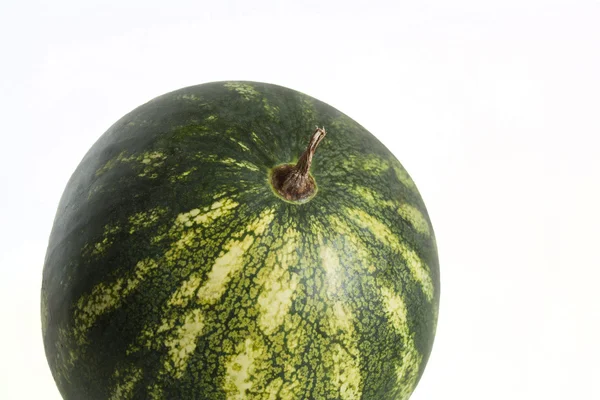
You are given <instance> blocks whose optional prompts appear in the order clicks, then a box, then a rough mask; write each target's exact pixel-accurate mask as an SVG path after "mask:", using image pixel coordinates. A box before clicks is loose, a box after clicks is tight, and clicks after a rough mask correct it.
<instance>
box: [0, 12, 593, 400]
mask: <svg viewBox="0 0 600 400" xmlns="http://www.w3.org/2000/svg"><path fill="white" fill-rule="evenodd" d="M227 79H244V80H255V81H265V82H271V83H277V84H280V85H283V86H287V87H290V88H293V89H296V90H300V91H302V92H305V93H307V94H309V95H311V96H314V97H316V98H318V99H320V100H323V101H325V102H327V103H329V104H331V105H333V106H334V107H336V108H338V109H340V110H341V111H343V112H345V113H346V114H348V115H350V116H351V117H352V118H353V119H355V120H356V121H358V122H359V123H361V124H362V125H363V126H365V127H366V128H367V129H368V130H370V131H371V132H372V133H373V134H375V135H376V136H377V137H378V138H379V139H380V140H381V141H382V142H383V143H384V144H386V145H387V146H388V148H390V150H392V152H393V153H394V154H395V155H396V156H397V157H398V159H399V160H400V161H401V162H402V163H403V164H404V166H405V167H406V168H407V170H408V171H409V173H410V174H411V175H412V177H413V178H414V180H415V181H416V183H417V185H418V187H419V189H420V191H421V193H422V195H423V198H424V199H425V202H426V204H427V206H428V209H429V212H430V216H431V218H432V221H433V226H434V229H435V232H436V235H437V239H438V245H439V256H440V261H441V272H442V299H441V313H440V320H439V326H438V334H437V338H436V343H435V346H434V349H433V353H432V356H431V359H430V362H429V365H428V366H427V369H426V371H425V374H424V376H423V378H422V380H421V383H420V384H419V386H418V388H417V390H416V391H415V393H414V395H413V397H412V400H438V399H440V400H441V399H444V400H446V399H457V400H458V399H460V400H468V399H477V400H481V399H486V400H494V399H501V400H506V399H527V400H529V399H545V400H553V399H557V400H558V399H560V400H564V399H576V400H578V399H583V400H587V399H600V345H599V344H598V341H599V339H600V296H599V294H598V287H599V286H600V257H599V255H598V249H599V248H600V211H599V209H600V161H599V160H598V158H599V156H600V146H599V144H600V140H599V139H598V135H599V134H600V2H598V1H576V0H569V1H552V0H546V1H523V0H521V1H513V0H510V1H509V0H504V1H481V0H473V1H465V0H459V1H441V0H440V1H411V2H408V1H387V2H385V1H375V0H371V1H365V2H352V1H326V0H320V1H303V2H300V1H295V2H292V1H289V2H285V1H280V2H275V1H257V0H252V1H223V0H219V1H213V2H202V1H197V0H196V1H174V0H169V1H167V2H164V1H148V0H146V1H128V2H127V1H89V0H88V1H77V2H76V1H66V0H56V1H47V2H41V1H29V2H23V1H16V0H8V1H7V0H4V1H2V3H1V5H0V135H1V140H0V192H1V193H0V268H1V276H0V321H1V326H0V398H1V399H6V400H12V399H51V400H52V399H59V398H60V395H59V394H58V391H57V390H56V388H55V385H54V382H53V380H52V377H51V375H50V372H49V369H48V366H47V364H46V360H45V355H44V350H43V345H42V338H41V328H40V317H39V289H40V285H41V273H42V265H43V260H44V254H45V250H46V244H47V239H48V235H49V233H50V229H51V226H52V221H53V218H54V213H55V210H56V206H57V204H58V200H59V198H60V195H61V193H62V191H63V189H64V186H65V185H66V183H67V180H68V178H69V176H70V174H71V173H72V172H73V170H74V169H75V167H76V166H77V164H78V163H79V161H80V160H81V158H82V157H83V155H84V153H85V152H86V151H87V149H88V148H89V147H90V146H91V145H92V144H93V143H94V142H95V140H96V139H97V138H98V137H99V136H100V135H101V134H102V133H103V132H104V131H105V130H106V129H107V128H108V127H109V126H110V125H111V124H112V123H113V122H115V121H116V120H117V119H118V118H120V117H121V116H122V115H124V114H125V113H127V112H129V111H130V110H132V109H133V108H135V107H136V106H138V105H140V104H142V103H144V102H146V101H148V100H150V99H151V98H153V97H155V96H157V95H160V94H162V93H165V92H168V91H171V90H174V89H178V88H180V87H183V86H188V85H193V84H198V83H204V82H208V81H214V80H227ZM82 400H84V399H82Z"/></svg>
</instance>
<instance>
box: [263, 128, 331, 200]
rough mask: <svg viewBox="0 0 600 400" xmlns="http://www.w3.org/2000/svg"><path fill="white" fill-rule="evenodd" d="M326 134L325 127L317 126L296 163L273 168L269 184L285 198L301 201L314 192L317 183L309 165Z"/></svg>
mask: <svg viewBox="0 0 600 400" xmlns="http://www.w3.org/2000/svg"><path fill="white" fill-rule="evenodd" d="M326 134H327V132H325V127H323V128H319V127H318V126H317V128H316V130H315V131H314V133H313V135H312V137H311V138H310V142H309V143H308V147H307V148H306V150H305V151H304V153H302V155H301V156H300V159H298V162H297V163H296V165H292V164H285V165H280V166H278V167H275V168H274V169H273V172H272V175H271V184H272V185H273V188H274V189H275V191H276V192H277V193H278V194H279V195H280V196H281V197H283V198H284V199H285V200H288V201H291V202H296V203H303V202H306V201H308V200H309V199H310V198H311V197H312V196H313V195H314V194H315V193H316V191H317V185H316V183H315V180H314V179H313V177H312V176H311V175H310V166H311V164H312V158H313V155H314V154H315V151H316V150H317V147H318V146H319V143H321V141H322V140H323V138H324V137H325V135H326Z"/></svg>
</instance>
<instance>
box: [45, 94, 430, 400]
mask: <svg viewBox="0 0 600 400" xmlns="http://www.w3.org/2000/svg"><path fill="white" fill-rule="evenodd" d="M317 125H318V126H325V128H326V131H327V135H326V137H325V138H324V139H323V140H322V141H321V142H320V144H319V145H318V149H317V150H316V152H314V157H313V159H312V164H310V176H309V177H310V178H311V179H312V182H313V183H314V184H315V185H316V186H315V187H314V188H313V189H314V190H313V191H312V192H311V194H310V196H308V197H307V198H305V199H301V200H296V199H294V198H291V199H290V198H287V199H286V198H284V197H285V196H282V195H281V193H280V192H278V190H277V189H276V188H275V187H274V186H273V174H274V171H277V168H278V167H279V168H281V166H282V165H290V166H294V165H296V163H297V162H298V160H299V158H300V157H301V155H303V154H304V152H305V150H306V149H307V145H308V143H309V140H310V139H311V134H312V133H313V132H314V131H315V126H317ZM439 295H440V286H439V268H438V258H437V251H436V243H435V238H434V233H433V230H432V226H431V222H430V220H429V217H428V215H427V211H426V209H425V205H424V203H423V200H422V198H421V196H420V195H419V192H418V190H417V188H416V186H415V184H414V182H413V181H412V180H411V178H410V176H409V175H408V173H407V172H406V170H405V169H404V168H403V167H402V165H401V164H400V163H399V162H398V160H396V158H395V157H394V156H393V155H392V154H391V153H390V152H389V150H387V149H386V148H385V146H384V145H382V144H381V143H380V142H379V141H378V140H377V139H376V138H375V137H374V136H373V135H371V134H370V133H369V132H368V131H366V130H365V129H364V128H363V127H362V126H360V125H359V124H358V123H356V122H354V121H353V120H352V119H350V118H349V117H347V116H346V115H344V114H343V113H341V112H339V111H337V110H336V109H334V108H332V107H331V106H328V105H327V104H325V103H323V102H320V101H318V100H316V99H314V98H311V97H309V96H307V95H304V94H302V93H299V92H296V91H293V90H290V89H287V88H283V87H280V86H275V85H270V84H264V83H255V82H215V83H208V84H203V85H198V86H193V87H188V88H184V89H181V90H178V91H175V92H172V93H168V94H165V95H163V96H160V97H158V98H156V99H154V100H152V101H150V102H148V103H146V104H144V105H142V106H140V107H139V108H137V109H136V110H134V111H133V112H131V113H129V114H127V115H126V116H124V117H123V118H122V119H120V120H119V121H118V122H117V123H116V124H114V125H113V126H112V127H111V128H110V129H109V130H108V131H107V132H106V133H105V134H104V135H103V136H102V137H101V138H100V139H99V140H98V141H97V142H96V143H95V144H94V146H93V147H92V148H91V150H90V151H89V152H88V153H87V155H86V156H85V157H84V158H83V160H82V161H81V163H80V165H79V166H78V168H77V169H76V171H75V172H74V174H73V176H72V177H71V179H70V180H69V182H68V184H67V187H66V189H65V192H64V194H63V196H62V198H61V201H60V204H59V207H58V211H57V214H56V218H55V222H54V226H53V229H52V232H51V236H50V240H49V245H48V251H47V254H46V259H45V265H44V272H43V283H42V293H41V314H42V329H43V338H44V344H45V350H46V356H47V359H48V363H49V365H50V368H51V371H52V374H53V376H54V379H55V381H56V383H57V385H58V388H59V390H60V392H61V394H62V396H63V397H64V398H65V399H74V400H82V399H264V400H267V399H269V400H270V399H273V400H275V399H344V400H349V399H373V400H384V399H398V400H403V399H408V398H409V397H410V395H411V393H412V392H413V390H414V388H415V386H416V384H417V383H418V381H419V379H420V377H421V375H422V373H423V370H424V368H425V364H426V363H427V359H428V357H429V354H430V351H431V348H432V344H433V340H434V335H435V329H436V321H437V313H438V303H439Z"/></svg>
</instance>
